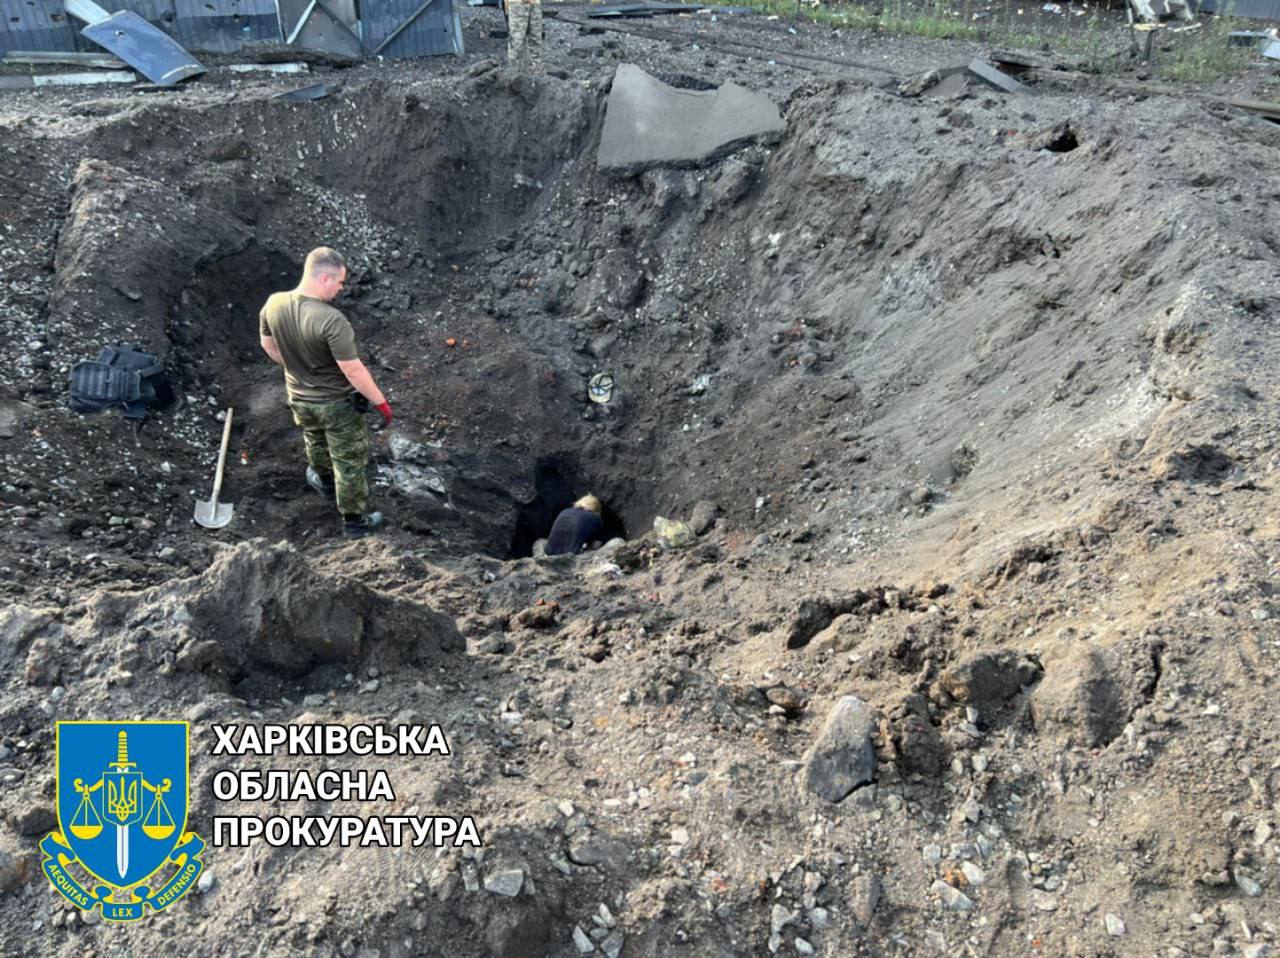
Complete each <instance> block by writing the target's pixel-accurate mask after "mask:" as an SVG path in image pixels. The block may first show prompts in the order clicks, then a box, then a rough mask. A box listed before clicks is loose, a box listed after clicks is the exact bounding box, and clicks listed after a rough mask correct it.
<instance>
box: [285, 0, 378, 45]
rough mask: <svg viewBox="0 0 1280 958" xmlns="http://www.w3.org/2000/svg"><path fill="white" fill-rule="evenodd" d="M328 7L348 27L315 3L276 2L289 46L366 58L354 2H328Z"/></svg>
mask: <svg viewBox="0 0 1280 958" xmlns="http://www.w3.org/2000/svg"><path fill="white" fill-rule="evenodd" d="M325 6H327V7H328V8H329V10H331V11H333V13H334V14H335V15H336V16H338V17H340V18H341V19H342V22H343V23H344V24H346V27H345V28H344V27H341V26H339V25H338V24H337V23H336V22H335V21H334V19H333V17H331V16H329V14H328V13H326V12H325V11H324V10H321V9H320V7H319V5H318V4H317V3H315V0H276V9H277V10H278V11H279V17H280V32H281V33H283V34H284V41H285V43H287V44H289V45H290V46H295V47H297V48H298V49H300V50H317V51H319V52H321V53H332V54H335V55H336V56H342V57H361V56H363V55H364V51H363V50H362V49H361V47H360V39H359V36H358V34H359V30H360V24H359V22H358V21H357V20H356V7H355V3H354V0H326V3H325Z"/></svg>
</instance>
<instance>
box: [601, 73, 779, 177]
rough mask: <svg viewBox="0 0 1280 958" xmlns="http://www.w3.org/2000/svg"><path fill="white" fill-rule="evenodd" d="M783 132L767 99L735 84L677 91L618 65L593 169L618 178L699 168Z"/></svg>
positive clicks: (777, 137) (776, 110) (768, 140)
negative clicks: (669, 168)
mask: <svg viewBox="0 0 1280 958" xmlns="http://www.w3.org/2000/svg"><path fill="white" fill-rule="evenodd" d="M786 128H787V124H786V121H785V120H783V119H782V116H781V114H779V112H778V108H777V107H776V106H774V104H773V102H772V101H771V100H770V99H769V98H768V97H766V96H762V95H760V94H758V93H753V92H751V91H750V90H748V89H746V88H745V87H741V86H738V85H737V84H736V83H726V84H725V85H724V86H722V87H720V88H719V89H718V90H682V89H677V88H676V87H672V86H668V85H667V84H665V83H663V82H661V81H660V80H657V79H655V78H654V77H651V76H650V75H649V74H647V73H645V72H644V71H643V70H641V69H640V68H639V67H638V66H636V65H634V64H631V63H624V64H621V65H620V66H619V67H618V70H617V72H616V73H615V74H614V77H613V87H612V89H611V90H610V91H609V102H608V105H607V107H606V110H605V119H604V131H603V132H602V133H601V136H600V149H599V152H598V153H597V156H596V165H597V166H598V167H599V168H600V169H601V170H607V171H611V172H618V173H639V172H641V171H643V170H646V169H650V168H652V167H655V166H664V165H665V166H701V165H704V164H706V163H710V162H712V161H714V160H717V159H719V158H720V157H723V156H726V155H728V154H729V153H732V152H733V151H734V150H736V149H739V148H741V147H743V146H745V145H747V144H748V143H752V142H757V141H764V142H776V141H777V140H778V139H779V138H780V137H781V136H782V134H783V133H784V132H785V131H786Z"/></svg>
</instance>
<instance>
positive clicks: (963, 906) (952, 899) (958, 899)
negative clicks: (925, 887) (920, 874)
mask: <svg viewBox="0 0 1280 958" xmlns="http://www.w3.org/2000/svg"><path fill="white" fill-rule="evenodd" d="M929 890H930V891H931V892H933V893H934V894H935V895H937V896H938V897H939V898H940V899H941V900H942V907H943V908H945V909H946V910H947V911H963V912H967V911H973V910H974V909H976V908H977V907H978V906H977V905H975V904H974V903H973V899H971V898H970V897H969V896H968V895H966V894H965V893H964V892H962V891H961V890H960V889H959V888H953V887H952V886H951V885H948V884H947V883H946V882H944V881H942V880H941V879H934V882H933V884H932V885H930V886H929Z"/></svg>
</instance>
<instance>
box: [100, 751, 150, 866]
mask: <svg viewBox="0 0 1280 958" xmlns="http://www.w3.org/2000/svg"><path fill="white" fill-rule="evenodd" d="M107 765H108V766H109V767H110V769H111V771H109V772H107V774H106V775H105V776H103V777H104V778H106V780H107V814H108V815H109V816H112V815H113V816H115V818H116V871H118V872H119V873H120V877H121V878H124V877H125V875H126V874H127V873H128V871H129V819H131V818H133V817H134V816H135V815H137V813H138V782H139V781H140V780H141V778H142V776H141V775H140V774H139V773H137V772H131V771H130V770H131V769H134V768H137V763H136V762H131V761H129V740H128V737H127V736H126V734H125V732H123V731H122V732H121V733H120V737H119V740H118V742H117V744H116V760H115V761H114V762H108V763H107Z"/></svg>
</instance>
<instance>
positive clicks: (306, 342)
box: [258, 246, 391, 536]
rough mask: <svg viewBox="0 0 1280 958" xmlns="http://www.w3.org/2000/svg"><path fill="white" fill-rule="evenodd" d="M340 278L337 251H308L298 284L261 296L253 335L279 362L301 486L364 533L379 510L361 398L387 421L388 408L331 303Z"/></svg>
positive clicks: (377, 522) (351, 530)
mask: <svg viewBox="0 0 1280 958" xmlns="http://www.w3.org/2000/svg"><path fill="white" fill-rule="evenodd" d="M346 279H347V266H346V263H345V261H344V260H343V259H342V256H341V255H339V254H338V253H337V252H336V251H335V250H332V249H330V248H329V247H327V246H321V247H320V248H318V249H313V250H312V251H311V252H310V253H308V254H307V262H306V265H305V266H304V267H303V270H302V281H301V282H300V283H298V287H297V289H292V290H289V291H288V292H284V293H272V294H271V296H270V297H269V298H268V299H267V303H266V305H265V306H263V307H262V312H261V313H260V314H259V317H258V332H259V334H260V336H261V340H262V348H263V350H265V351H266V354H267V355H268V356H270V357H271V359H272V360H273V361H274V362H276V363H278V364H279V365H281V366H283V367H284V383H285V390H286V393H287V395H288V400H289V409H290V411H292V412H293V421H294V422H295V423H297V424H298V426H299V427H301V429H302V436H303V441H304V444H305V445H306V450H307V471H306V479H307V485H309V486H311V488H313V489H315V490H316V491H317V492H319V493H320V494H321V495H323V496H326V497H328V498H330V499H336V500H337V504H338V511H339V512H341V513H342V519H343V524H342V531H343V533H344V534H345V535H348V536H362V535H366V534H368V533H370V532H373V531H375V530H376V529H378V528H379V527H381V525H382V513H380V512H373V511H370V509H369V477H368V466H369V430H368V427H367V426H366V425H365V421H364V415H363V408H365V407H364V405H363V401H362V399H361V397H363V400H367V401H368V403H369V404H370V405H372V406H374V407H375V408H376V409H377V410H378V412H380V413H382V418H383V419H384V420H385V421H386V423H387V424H388V425H390V424H391V406H390V405H389V404H388V403H387V400H386V397H385V396H383V395H382V391H381V390H380V389H378V385H377V383H375V382H374V381H373V376H372V375H371V374H370V372H369V370H368V369H366V368H365V365H364V363H362V362H361V361H360V356H359V354H358V353H357V352H356V338H355V332H354V331H353V330H352V329H351V324H350V323H349V322H347V318H346V317H345V316H343V315H342V313H341V312H339V311H338V310H337V309H335V308H334V307H333V306H331V305H330V302H331V301H332V300H333V298H334V297H335V296H337V295H338V293H340V292H342V284H343V283H344V282H346ZM352 390H354V392H353V391H352Z"/></svg>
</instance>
